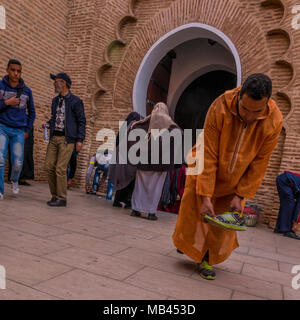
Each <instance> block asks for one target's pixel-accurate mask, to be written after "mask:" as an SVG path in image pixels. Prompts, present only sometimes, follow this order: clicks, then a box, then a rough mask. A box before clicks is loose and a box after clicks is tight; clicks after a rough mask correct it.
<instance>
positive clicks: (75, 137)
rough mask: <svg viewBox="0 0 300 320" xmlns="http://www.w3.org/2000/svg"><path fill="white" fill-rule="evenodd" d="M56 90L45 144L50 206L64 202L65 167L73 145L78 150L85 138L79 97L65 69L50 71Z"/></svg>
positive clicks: (58, 205)
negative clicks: (71, 89) (73, 89)
mask: <svg viewBox="0 0 300 320" xmlns="http://www.w3.org/2000/svg"><path fill="white" fill-rule="evenodd" d="M50 77H51V79H52V80H54V88H55V93H57V94H58V96H57V97H55V98H54V99H53V100H52V107H51V119H50V120H49V121H48V127H49V128H50V142H49V144H48V148H47V155H46V161H45V168H46V171H47V175H48V182H49V187H50V192H51V195H52V198H51V200H50V201H48V202H47V204H48V205H49V206H50V207H66V206H67V167H68V163H69V161H70V158H71V155H72V152H73V150H74V145H75V147H76V152H80V150H81V149H82V146H83V141H84V139H85V126H86V118H85V113H84V105H83V102H82V100H81V99H80V98H78V97H77V96H75V95H74V94H72V93H71V91H70V88H71V85H72V81H71V79H70V77H69V76H68V75H67V74H66V73H59V74H57V75H53V74H50Z"/></svg>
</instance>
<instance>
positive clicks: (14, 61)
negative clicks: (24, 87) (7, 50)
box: [7, 59, 22, 68]
mask: <svg viewBox="0 0 300 320" xmlns="http://www.w3.org/2000/svg"><path fill="white" fill-rule="evenodd" d="M11 64H17V65H18V66H22V64H21V62H20V61H19V60H16V59H10V60H9V61H8V64H7V68H9V66H10V65H11Z"/></svg>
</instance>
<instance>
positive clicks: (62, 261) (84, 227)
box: [0, 182, 300, 300]
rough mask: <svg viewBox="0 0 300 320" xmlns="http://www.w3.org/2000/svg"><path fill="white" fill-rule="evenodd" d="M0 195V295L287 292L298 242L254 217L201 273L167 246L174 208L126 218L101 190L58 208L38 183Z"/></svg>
mask: <svg viewBox="0 0 300 320" xmlns="http://www.w3.org/2000/svg"><path fill="white" fill-rule="evenodd" d="M6 187H8V192H7V194H6V195H5V200H4V201H1V202H0V265H2V266H4V267H5V269H6V273H7V289H6V290H0V300H1V299H8V300H12V299H37V300H38V299H39V300H47V299H96V300H98V299H101V300H112V299H117V300H126V299H130V300H135V299H142V300H154V299H159V300H167V299H169V300H170V299H171V300H172V299H195V300H200V299H204V300H207V299H225V300H228V299H232V300H256V299H257V300H260V299H266V300H268V299H295V300H300V289H299V290H295V289H293V288H292V283H291V282H292V281H291V280H292V278H293V277H294V276H295V275H294V274H293V275H292V274H291V270H292V268H293V266H295V265H300V246H299V241H297V240H293V239H289V238H286V237H283V236H282V235H279V234H274V233H273V232H272V230H270V229H268V228H266V227H264V226H261V225H259V226H258V227H256V228H248V230H247V232H240V233H238V239H239V242H240V247H239V248H238V249H237V250H235V252H233V254H232V255H231V256H230V257H229V259H228V260H226V261H225V262H223V263H222V264H220V265H217V266H215V270H216V273H217V279H216V280H215V281H205V280H203V279H202V278H201V277H200V275H199V273H198V271H197V266H196V264H195V263H194V262H193V261H192V260H191V259H190V258H188V257H186V256H185V255H180V254H178V253H177V251H176V249H175V248H174V246H173V242H172V235H173V232H174V228H175V224H176V219H177V216H176V215H173V214H169V213H158V217H159V220H158V221H148V220H147V219H145V216H144V217H142V218H134V217H131V216H130V212H131V211H130V210H126V209H122V208H113V207H112V202H111V201H106V200H105V199H104V198H103V197H97V196H90V195H86V194H85V193H84V192H81V191H79V190H71V191H70V192H69V194H68V207H67V208H49V207H48V206H47V205H46V202H47V201H48V200H49V199H50V195H49V189H48V186H47V184H43V183H36V182H34V183H33V184H32V186H30V187H23V186H21V193H20V195H18V196H14V195H12V194H11V193H10V190H9V186H6Z"/></svg>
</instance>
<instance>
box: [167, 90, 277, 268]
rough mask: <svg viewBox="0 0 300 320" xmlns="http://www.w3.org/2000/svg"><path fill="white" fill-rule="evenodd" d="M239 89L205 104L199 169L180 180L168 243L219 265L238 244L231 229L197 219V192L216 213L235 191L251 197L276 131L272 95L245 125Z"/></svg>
mask: <svg viewBox="0 0 300 320" xmlns="http://www.w3.org/2000/svg"><path fill="white" fill-rule="evenodd" d="M240 90H241V87H239V88H236V89H234V90H231V91H227V92H225V93H224V94H223V95H222V96H220V97H219V98H217V99H216V100H215V101H214V103H213V104H212V105H211V107H210V109H209V111H208V114H207V117H206V121H205V125H204V171H203V172H202V174H200V175H188V176H187V180H186V186H185V192H184V195H183V199H182V203H181V208H180V212H179V215H178V220H177V224H176V229H175V232H174V235H173V241H174V245H175V246H176V248H177V249H179V250H180V251H182V252H183V253H185V254H186V255H187V256H189V257H190V258H191V259H193V260H194V261H196V262H198V263H200V262H201V261H202V259H203V258H204V256H205V254H206V252H207V251H209V263H210V264H211V265H214V264H219V263H221V262H223V261H224V260H226V259H227V258H228V257H229V256H230V254H231V252H232V251H233V250H234V249H236V248H238V247H239V244H238V241H237V235H236V231H231V230H226V229H221V228H217V227H214V226H211V225H209V224H207V223H204V222H202V220H201V218H200V209H201V207H202V200H201V196H206V197H211V198H212V203H213V205H214V208H215V213H216V214H222V213H224V212H226V211H229V207H230V202H231V201H232V199H233V197H234V195H235V194H237V195H239V196H242V197H244V198H245V199H246V198H253V197H254V195H255V194H256V192H257V190H258V188H259V186H260V184H261V182H262V180H263V178H264V176H265V173H266V170H267V166H268V163H269V159H270V157H271V154H272V152H273V150H274V148H275V146H276V144H277V141H278V138H279V135H280V132H281V130H282V121H283V118H282V114H281V112H280V110H279V108H278V106H277V105H276V103H275V101H274V100H272V99H270V100H269V102H268V106H267V108H266V111H265V113H264V114H263V115H262V116H261V117H259V118H258V119H257V120H256V121H254V122H253V123H251V124H250V125H249V124H248V125H246V123H245V122H243V121H242V120H241V119H240V117H239V116H238V114H237V104H238V94H239V92H240ZM193 151H195V147H194V148H193ZM245 201H246V200H244V201H243V205H244V203H245Z"/></svg>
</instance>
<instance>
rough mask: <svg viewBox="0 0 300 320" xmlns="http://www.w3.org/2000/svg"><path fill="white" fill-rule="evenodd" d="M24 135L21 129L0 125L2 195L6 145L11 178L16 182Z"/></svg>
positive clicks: (20, 167)
mask: <svg viewBox="0 0 300 320" xmlns="http://www.w3.org/2000/svg"><path fill="white" fill-rule="evenodd" d="M24 142H25V133H24V130H22V129H17V128H11V127H7V126H5V125H4V124H0V193H2V194H3V193H4V167H5V162H6V156H7V149H8V144H9V146H10V159H11V165H12V170H11V178H10V180H11V181H12V182H18V181H19V177H20V174H21V171H22V167H23V159H24Z"/></svg>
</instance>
